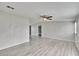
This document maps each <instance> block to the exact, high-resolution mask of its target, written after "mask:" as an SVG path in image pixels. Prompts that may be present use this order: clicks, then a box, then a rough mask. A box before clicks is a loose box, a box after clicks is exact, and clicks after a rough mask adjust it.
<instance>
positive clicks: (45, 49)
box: [0, 37, 79, 56]
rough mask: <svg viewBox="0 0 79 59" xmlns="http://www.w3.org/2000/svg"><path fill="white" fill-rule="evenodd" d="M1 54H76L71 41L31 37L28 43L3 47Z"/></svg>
mask: <svg viewBox="0 0 79 59" xmlns="http://www.w3.org/2000/svg"><path fill="white" fill-rule="evenodd" d="M0 55H1V56H78V55H79V54H78V51H77V49H76V47H75V44H74V43H73V42H69V41H63V40H57V39H48V38H37V37H32V39H31V42H30V43H29V44H27V43H23V44H20V45H17V46H15V47H11V48H7V49H3V50H1V51H0Z"/></svg>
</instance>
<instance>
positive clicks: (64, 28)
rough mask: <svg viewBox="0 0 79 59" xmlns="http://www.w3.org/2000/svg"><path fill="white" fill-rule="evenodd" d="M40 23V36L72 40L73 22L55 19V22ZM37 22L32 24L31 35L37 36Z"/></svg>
mask: <svg viewBox="0 0 79 59" xmlns="http://www.w3.org/2000/svg"><path fill="white" fill-rule="evenodd" d="M40 24H41V25H42V36H43V37H47V38H52V39H59V40H66V41H74V39H75V38H74V23H73V22H71V21H57V22H56V21H55V22H53V21H52V22H43V23H40ZM38 25H39V24H35V25H33V26H32V27H33V28H32V29H33V30H34V29H35V31H34V32H32V34H33V35H35V36H37V34H38V33H36V32H37V29H36V27H37V26H38Z"/></svg>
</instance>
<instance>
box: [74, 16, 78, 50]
mask: <svg viewBox="0 0 79 59" xmlns="http://www.w3.org/2000/svg"><path fill="white" fill-rule="evenodd" d="M76 22H77V34H76V35H75V45H76V47H77V49H78V50H79V17H78V18H77V21H76Z"/></svg>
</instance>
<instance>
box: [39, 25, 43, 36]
mask: <svg viewBox="0 0 79 59" xmlns="http://www.w3.org/2000/svg"><path fill="white" fill-rule="evenodd" d="M38 36H39V37H41V36H42V26H41V25H39V26H38Z"/></svg>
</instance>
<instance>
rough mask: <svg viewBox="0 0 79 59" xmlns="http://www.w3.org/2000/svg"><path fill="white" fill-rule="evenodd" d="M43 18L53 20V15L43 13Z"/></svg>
mask: <svg viewBox="0 0 79 59" xmlns="http://www.w3.org/2000/svg"><path fill="white" fill-rule="evenodd" d="M40 17H41V18H43V19H45V20H52V17H53V16H48V15H42V16H40Z"/></svg>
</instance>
